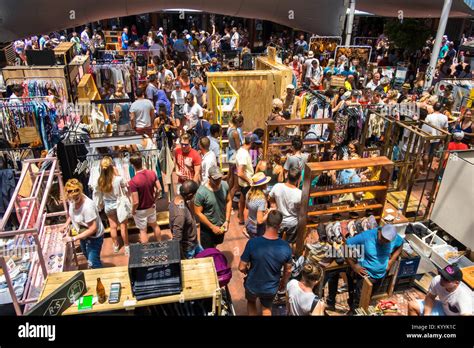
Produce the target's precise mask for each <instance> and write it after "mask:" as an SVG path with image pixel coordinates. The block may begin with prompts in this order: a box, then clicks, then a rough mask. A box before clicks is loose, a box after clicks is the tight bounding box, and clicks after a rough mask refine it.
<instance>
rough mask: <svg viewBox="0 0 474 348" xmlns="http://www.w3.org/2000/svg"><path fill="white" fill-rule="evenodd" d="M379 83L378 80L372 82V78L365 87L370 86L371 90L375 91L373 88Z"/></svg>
mask: <svg viewBox="0 0 474 348" xmlns="http://www.w3.org/2000/svg"><path fill="white" fill-rule="evenodd" d="M379 85H380V82H378V83H374V81H373V80H371V81H370V82H369V83H368V84H367V85H366V86H365V88H370V89H371V90H372V91H375V89H376V88H377V87H378V86H379Z"/></svg>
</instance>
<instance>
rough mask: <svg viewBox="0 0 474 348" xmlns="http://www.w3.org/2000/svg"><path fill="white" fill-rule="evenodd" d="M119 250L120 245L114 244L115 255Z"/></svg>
mask: <svg viewBox="0 0 474 348" xmlns="http://www.w3.org/2000/svg"><path fill="white" fill-rule="evenodd" d="M119 250H120V244H114V253H115V254H117V253H118V252H119Z"/></svg>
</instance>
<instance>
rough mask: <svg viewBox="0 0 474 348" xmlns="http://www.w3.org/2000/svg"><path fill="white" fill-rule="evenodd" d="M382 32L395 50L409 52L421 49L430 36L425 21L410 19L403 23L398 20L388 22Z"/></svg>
mask: <svg viewBox="0 0 474 348" xmlns="http://www.w3.org/2000/svg"><path fill="white" fill-rule="evenodd" d="M384 32H385V35H386V36H388V38H389V39H390V41H392V42H393V43H394V45H395V47H396V48H404V49H407V50H408V51H410V52H414V51H416V50H418V49H420V48H421V47H423V46H424V44H425V42H426V40H427V39H428V37H429V36H430V34H431V31H430V29H429V27H428V26H427V23H426V21H425V20H422V19H412V18H405V19H404V20H403V23H400V21H399V20H398V19H391V20H388V21H387V23H386V24H385V30H384Z"/></svg>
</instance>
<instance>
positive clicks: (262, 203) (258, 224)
mask: <svg viewBox="0 0 474 348" xmlns="http://www.w3.org/2000/svg"><path fill="white" fill-rule="evenodd" d="M270 180H271V178H270V177H269V176H266V175H265V174H264V173H263V172H258V173H256V174H255V175H254V176H252V179H251V181H252V183H251V184H250V191H249V192H248V193H247V202H246V204H245V210H244V220H245V227H244V234H245V235H246V236H247V237H248V238H255V237H259V236H262V235H263V234H264V233H265V222H266V221H267V217H268V213H269V210H268V209H267V197H266V195H265V188H266V187H267V184H268V182H269V181H270Z"/></svg>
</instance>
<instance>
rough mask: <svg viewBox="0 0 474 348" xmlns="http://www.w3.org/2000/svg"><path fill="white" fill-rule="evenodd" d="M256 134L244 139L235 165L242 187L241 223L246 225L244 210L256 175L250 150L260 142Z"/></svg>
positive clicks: (240, 202)
mask: <svg viewBox="0 0 474 348" xmlns="http://www.w3.org/2000/svg"><path fill="white" fill-rule="evenodd" d="M258 140H259V139H258V136H257V135H256V134H249V135H247V136H246V137H245V138H244V143H243V144H242V146H241V147H240V148H239V150H238V151H237V154H236V156H235V165H236V167H237V176H238V178H239V186H240V193H241V194H240V201H239V223H240V224H241V225H243V224H244V208H245V200H246V196H247V193H248V192H249V191H250V184H251V183H252V180H251V178H252V176H253V174H254V170H253V164H252V157H251V156H250V149H251V148H252V145H253V144H254V143H255V142H256V141H258Z"/></svg>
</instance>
